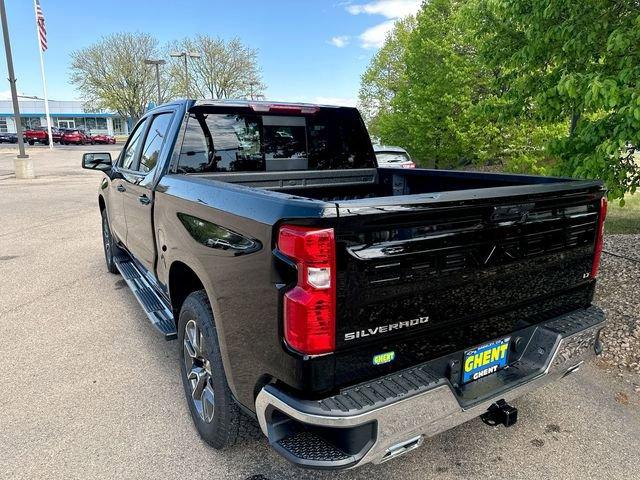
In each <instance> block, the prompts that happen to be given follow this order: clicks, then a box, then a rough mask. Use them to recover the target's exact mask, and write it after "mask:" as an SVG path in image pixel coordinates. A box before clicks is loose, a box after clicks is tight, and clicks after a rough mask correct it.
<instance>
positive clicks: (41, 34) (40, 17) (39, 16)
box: [36, 0, 47, 52]
mask: <svg viewBox="0 0 640 480" xmlns="http://www.w3.org/2000/svg"><path fill="white" fill-rule="evenodd" d="M36 23H37V24H38V38H39V39H40V50H42V51H43V52H44V51H46V50H47V28H46V27H45V26H44V13H42V7H41V6H40V0H36Z"/></svg>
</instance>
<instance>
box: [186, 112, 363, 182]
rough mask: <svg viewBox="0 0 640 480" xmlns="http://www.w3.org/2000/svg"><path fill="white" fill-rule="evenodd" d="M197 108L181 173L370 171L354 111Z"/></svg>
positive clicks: (190, 125) (191, 115)
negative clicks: (295, 111)
mask: <svg viewBox="0 0 640 480" xmlns="http://www.w3.org/2000/svg"><path fill="white" fill-rule="evenodd" d="M218 111H219V109H218V110H211V111H207V110H206V109H198V111H197V112H196V113H192V114H190V116H189V119H188V121H187V126H186V131H185V136H184V141H183V144H182V148H181V150H180V157H179V160H178V171H179V172H181V173H199V172H259V171H283V170H330V169H347V168H374V166H375V163H374V156H373V151H372V148H371V143H370V142H369V137H368V134H367V131H366V129H365V127H364V124H363V123H362V121H361V119H360V115H359V113H358V111H357V110H355V109H352V108H335V109H333V108H332V109H329V108H326V109H320V110H319V111H317V112H315V113H313V114H295V113H293V114H287V115H282V114H280V115H278V114H272V113H257V112H253V111H250V110H249V109H242V112H241V113H238V112H237V111H233V112H229V113H217V112H218Z"/></svg>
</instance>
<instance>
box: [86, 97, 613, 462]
mask: <svg viewBox="0 0 640 480" xmlns="http://www.w3.org/2000/svg"><path fill="white" fill-rule="evenodd" d="M83 167H84V168H88V169H92V170H100V171H102V172H104V175H103V178H102V180H101V182H100V187H99V190H98V205H99V208H100V211H101V213H102V233H103V239H104V253H105V257H106V262H107V268H108V269H109V271H111V272H113V273H117V272H120V273H121V274H122V277H123V278H124V280H125V281H126V282H127V284H128V285H129V287H130V288H131V290H132V292H133V294H134V295H135V297H136V298H137V299H138V301H139V302H140V304H141V306H142V308H143V309H144V311H145V312H146V314H147V316H148V317H149V319H150V321H151V323H152V324H153V326H154V327H155V328H156V329H157V330H159V332H160V333H161V334H163V335H164V336H165V337H166V338H167V339H173V338H177V339H178V343H179V345H178V348H179V354H180V365H181V376H182V381H183V384H184V389H185V394H186V397H187V402H188V405H189V409H190V411H191V416H192V417H193V421H194V423H195V426H196V428H197V429H198V432H199V433H200V435H201V436H202V438H203V439H204V440H205V441H206V442H208V443H209V444H210V445H212V446H214V447H216V448H223V447H225V446H228V445H231V444H234V443H235V442H236V441H237V440H238V439H239V438H242V437H243V436H246V435H251V434H253V433H255V432H258V433H259V430H258V429H257V425H259V426H260V429H261V430H262V432H263V433H264V435H266V436H267V438H268V440H269V442H270V444H271V445H272V446H273V448H275V449H276V450H277V451H278V452H279V453H280V454H281V455H283V456H284V457H286V458H287V459H288V460H290V461H291V462H293V463H295V464H298V465H301V466H306V467H312V468H324V469H341V468H348V467H353V466H356V465H362V464H365V463H368V462H375V463H380V462H383V461H386V460H388V459H392V458H395V457H398V456H399V455H401V454H403V453H406V452H408V451H411V450H413V449H414V448H416V447H417V446H418V445H420V443H421V442H422V440H423V438H426V437H430V436H433V435H435V434H437V433H439V432H442V431H444V430H446V429H449V428H452V427H454V426H455V425H458V424H460V423H462V422H465V421H467V420H469V419H471V418H474V417H477V416H482V418H483V420H485V422H486V423H489V424H504V425H506V426H509V425H511V424H513V423H514V422H515V421H516V418H517V410H516V408H515V407H513V406H511V405H510V404H509V402H512V400H513V399H514V398H516V397H517V396H519V395H521V394H523V393H525V392H528V391H530V390H532V389H534V388H537V387H538V386H540V385H542V384H544V383H545V382H547V381H549V380H552V379H557V378H560V377H563V376H565V375H567V374H569V373H571V372H573V371H575V370H577V369H578V368H579V367H580V365H581V364H582V363H583V362H584V361H585V359H587V358H589V357H591V356H593V355H596V354H598V353H599V352H600V351H601V349H602V346H601V344H600V340H599V333H600V330H601V329H602V327H603V325H604V315H603V313H602V311H601V310H599V309H598V308H597V307H595V306H592V305H591V303H592V299H593V294H594V287H595V282H596V276H597V273H598V265H599V261H600V253H601V250H602V229H603V222H604V218H605V214H606V200H605V197H604V194H605V191H604V188H603V185H602V183H601V182H598V181H576V180H572V179H562V178H549V177H537V176H525V175H509V174H488V173H474V172H458V171H443V170H426V169H401V168H398V169H394V168H377V164H376V160H375V155H374V151H373V148H372V146H371V142H370V140H369V136H368V134H367V130H366V128H365V125H364V123H363V122H362V119H361V117H360V115H359V113H358V111H357V110H355V109H353V108H343V107H330V106H317V105H308V104H285V103H269V102H249V101H191V100H189V101H180V102H177V103H171V104H167V105H163V106H161V107H158V108H156V109H154V110H152V111H150V112H148V113H147V114H146V115H145V116H144V117H143V118H142V119H141V120H140V121H139V122H138V123H137V125H136V126H135V128H134V129H133V132H132V134H131V136H130V137H129V140H128V141H127V143H126V144H125V145H124V148H123V150H122V152H121V153H120V155H119V157H118V158H117V159H115V160H113V161H112V159H111V156H110V155H109V154H108V153H104V154H103V153H87V154H85V155H84V157H83ZM569 407H570V405H567V408H569Z"/></svg>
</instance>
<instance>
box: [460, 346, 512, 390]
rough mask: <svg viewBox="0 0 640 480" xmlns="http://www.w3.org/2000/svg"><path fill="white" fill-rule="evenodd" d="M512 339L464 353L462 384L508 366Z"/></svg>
mask: <svg viewBox="0 0 640 480" xmlns="http://www.w3.org/2000/svg"><path fill="white" fill-rule="evenodd" d="M510 340H511V338H510V337H507V338H503V339H501V340H496V341H495V342H490V343H485V344H484V345H482V346H480V347H477V348H474V349H472V350H467V351H466V352H464V361H463V363H462V383H468V382H472V381H473V380H478V379H479V378H482V377H486V376H487V375H491V374H492V373H495V372H497V371H498V370H500V369H501V368H504V367H506V366H507V358H508V356H509V341H510Z"/></svg>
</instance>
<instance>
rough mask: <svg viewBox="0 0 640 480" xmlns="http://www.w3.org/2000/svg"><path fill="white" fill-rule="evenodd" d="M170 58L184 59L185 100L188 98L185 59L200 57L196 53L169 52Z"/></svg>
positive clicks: (187, 72) (187, 75)
mask: <svg viewBox="0 0 640 480" xmlns="http://www.w3.org/2000/svg"><path fill="white" fill-rule="evenodd" d="M169 56H170V57H173V58H180V57H184V84H185V98H189V68H188V66H187V58H200V57H201V55H200V54H199V53H197V52H187V51H186V50H185V51H183V52H171V53H170V54H169Z"/></svg>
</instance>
